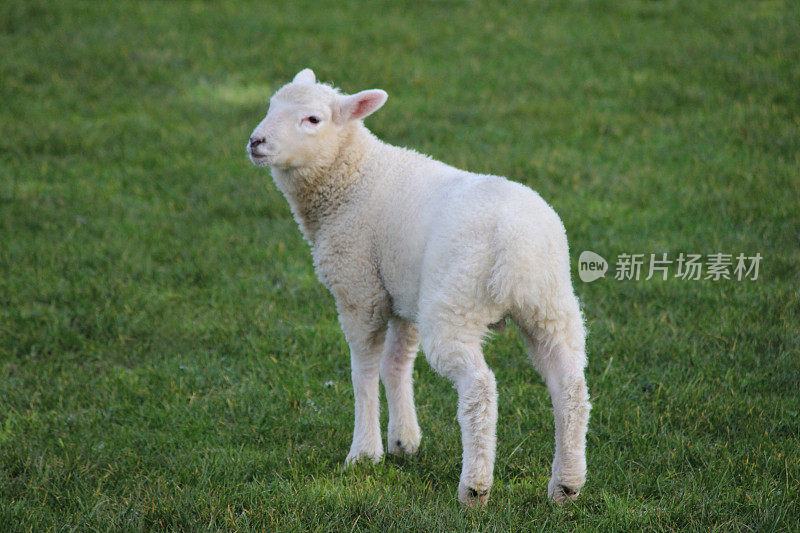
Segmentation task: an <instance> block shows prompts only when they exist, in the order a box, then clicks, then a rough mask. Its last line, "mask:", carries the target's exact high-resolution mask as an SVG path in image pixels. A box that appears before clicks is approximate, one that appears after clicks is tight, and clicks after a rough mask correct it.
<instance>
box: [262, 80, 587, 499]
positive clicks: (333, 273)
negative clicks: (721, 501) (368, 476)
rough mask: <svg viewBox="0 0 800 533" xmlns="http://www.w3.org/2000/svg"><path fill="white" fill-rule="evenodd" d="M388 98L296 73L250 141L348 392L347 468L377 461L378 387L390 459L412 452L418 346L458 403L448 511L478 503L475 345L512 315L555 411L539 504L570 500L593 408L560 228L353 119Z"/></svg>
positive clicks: (492, 428) (523, 197)
mask: <svg viewBox="0 0 800 533" xmlns="http://www.w3.org/2000/svg"><path fill="white" fill-rule="evenodd" d="M386 99H387V94H386V92H384V91H382V90H379V89H372V90H366V91H362V92H359V93H357V94H353V95H346V94H342V93H341V92H340V91H339V90H338V89H335V88H333V87H331V86H329V85H326V84H321V83H318V82H317V80H316V77H315V75H314V73H313V72H312V71H311V70H310V69H305V70H302V71H301V72H299V73H298V74H297V75H296V76H295V77H294V79H293V80H292V81H291V82H290V83H288V84H286V85H284V86H283V87H282V88H280V89H279V90H278V91H277V92H276V93H275V95H274V96H272V98H271V99H270V105H269V110H268V112H267V115H266V117H265V118H264V119H263V120H262V121H261V123H260V124H259V125H258V126H257V127H256V128H255V130H254V131H253V133H252V135H251V137H250V139H249V141H248V143H247V152H248V154H249V157H250V160H251V161H252V162H253V163H254V164H255V165H257V166H260V167H267V166H268V167H270V169H271V172H272V177H273V179H274V181H275V184H276V185H277V187H278V188H279V189H280V190H281V192H282V193H283V195H284V196H285V197H286V199H287V200H288V202H289V206H290V208H291V211H292V214H293V216H294V218H295V220H296V221H297V223H298V225H299V226H300V229H301V231H302V233H303V236H304V237H305V239H306V240H307V241H308V243H309V244H310V246H311V250H312V255H313V259H314V267H315V269H316V272H317V275H318V276H319V279H320V281H321V282H322V283H323V284H324V285H325V286H326V287H327V288H328V289H329V290H330V291H331V293H332V294H333V296H334V298H335V301H336V308H337V311H338V314H339V321H340V323H341V326H342V330H343V331H344V334H345V338H346V340H347V342H348V345H349V347H350V352H351V353H350V360H351V371H352V382H353V391H354V395H355V427H354V431H353V442H352V445H351V447H350V451H349V453H348V454H347V458H346V460H345V464H346V465H350V464H352V463H353V462H355V461H358V460H361V459H368V460H372V461H374V462H378V461H380V460H381V458H382V457H383V443H382V441H381V429H380V424H379V406H380V402H379V399H378V379H379V377H380V380H381V381H382V382H383V384H384V387H385V389H386V399H387V403H388V409H389V424H388V426H389V427H388V441H387V444H388V451H389V453H392V454H400V455H410V454H413V453H415V452H416V451H417V449H418V448H419V445H420V438H421V432H420V427H419V424H418V423H417V414H416V409H415V406H414V392H413V388H412V370H413V364H414V359H415V357H416V354H417V351H418V349H419V346H420V343H421V346H422V350H423V352H424V354H425V356H426V358H427V360H428V362H429V363H430V365H431V366H432V367H433V369H434V370H436V372H438V373H439V374H441V375H442V376H444V377H446V378H448V379H450V380H451V381H452V382H453V384H454V386H455V388H456V390H457V392H458V421H459V424H460V427H461V439H462V445H463V457H462V471H461V477H460V481H459V486H458V499H459V500H460V501H461V502H462V503H464V504H467V505H469V506H483V505H485V504H486V502H487V500H488V497H489V490H490V489H491V486H492V481H493V469H494V460H495V446H496V423H497V388H496V384H495V378H494V374H493V373H492V371H491V370H490V369H489V368H488V367H487V365H486V362H485V360H484V358H483V354H482V351H481V344H482V341H483V339H484V338H486V336H487V335H488V332H489V331H490V328H492V329H493V327H494V326H496V325H498V324H502V323H504V322H505V320H506V319H510V320H513V321H514V322H515V323H516V324H517V325H518V326H519V329H520V331H521V334H522V336H523V338H524V340H525V344H526V350H527V354H528V356H529V357H530V359H531V361H532V363H533V365H534V366H535V368H536V369H537V370H538V371H539V373H540V374H541V375H542V377H543V379H544V381H545V383H546V385H547V388H548V392H549V393H550V396H551V399H552V403H553V414H554V419H555V457H554V459H553V464H552V474H551V478H550V482H549V484H548V488H547V493H548V496H549V497H550V498H552V499H554V500H555V501H556V502H557V503H559V504H562V503H564V502H567V501H571V500H575V499H576V498H577V496H578V493H579V491H580V489H581V488H582V486H583V485H584V482H585V480H586V454H585V448H586V430H587V425H588V421H589V410H590V408H591V405H590V404H589V395H588V391H587V388H586V382H585V379H584V368H585V367H586V355H585V336H586V334H585V329H584V325H583V316H582V314H581V310H580V307H579V303H578V300H577V298H576V297H575V295H574V292H573V289H572V284H571V280H570V267H569V250H568V246H567V237H566V231H565V229H564V226H563V224H562V223H561V220H560V219H559V217H558V215H557V214H556V213H555V212H554V211H553V209H552V208H551V207H550V206H549V205H548V204H547V203H545V201H544V200H542V198H541V197H540V196H539V195H538V194H537V193H535V192H534V191H532V190H531V189H529V188H527V187H525V186H523V185H521V184H518V183H515V182H512V181H509V180H507V179H506V178H502V177H498V176H491V175H480V174H474V173H470V172H466V171H463V170H459V169H456V168H453V167H451V166H448V165H446V164H444V163H441V162H439V161H435V160H433V159H431V158H429V157H427V156H424V155H421V154H419V153H417V152H414V151H412V150H408V149H405V148H399V147H395V146H391V145H389V144H386V143H383V142H382V141H380V140H379V139H378V138H377V137H375V136H374V135H373V134H372V133H371V132H370V131H369V130H368V129H367V128H366V127H365V126H364V124H363V122H362V119H364V118H365V117H366V116H368V115H370V114H371V113H373V112H375V111H376V110H377V109H379V108H380V107H381V106H382V105H383V104H384V103H385V102H386Z"/></svg>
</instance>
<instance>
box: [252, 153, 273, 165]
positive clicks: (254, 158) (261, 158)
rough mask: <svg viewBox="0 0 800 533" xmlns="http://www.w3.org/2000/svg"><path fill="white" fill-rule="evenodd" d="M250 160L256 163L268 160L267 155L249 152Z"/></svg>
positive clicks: (261, 163) (260, 163)
mask: <svg viewBox="0 0 800 533" xmlns="http://www.w3.org/2000/svg"><path fill="white" fill-rule="evenodd" d="M249 155H250V160H251V161H252V162H253V163H256V164H258V165H263V164H266V163H267V162H268V161H269V156H268V155H264V154H254V153H253V152H249Z"/></svg>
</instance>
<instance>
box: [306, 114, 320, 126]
mask: <svg viewBox="0 0 800 533" xmlns="http://www.w3.org/2000/svg"><path fill="white" fill-rule="evenodd" d="M308 121H309V122H310V123H312V124H319V117H315V116H314V115H311V116H310V117H308Z"/></svg>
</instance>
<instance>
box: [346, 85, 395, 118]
mask: <svg viewBox="0 0 800 533" xmlns="http://www.w3.org/2000/svg"><path fill="white" fill-rule="evenodd" d="M387 98H389V95H388V94H386V91H382V90H380V89H369V90H367V91H361V92H360V93H356V94H351V95H346V96H339V97H338V102H339V116H340V117H341V118H342V120H359V119H362V118H364V117H366V116H368V115H371V114H372V113H374V112H375V111H377V110H378V109H380V108H381V106H382V105H383V104H385V103H386V99H387Z"/></svg>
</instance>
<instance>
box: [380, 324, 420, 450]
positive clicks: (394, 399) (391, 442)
mask: <svg viewBox="0 0 800 533" xmlns="http://www.w3.org/2000/svg"><path fill="white" fill-rule="evenodd" d="M418 348H419V334H418V333H417V328H416V326H414V325H413V324H411V323H409V322H406V321H404V320H400V319H397V318H395V319H392V320H390V321H389V331H388V333H387V334H386V342H385V344H384V347H383V355H382V357H381V368H380V375H381V381H383V386H384V388H385V389H386V402H387V403H388V405H389V431H388V439H387V440H388V449H389V453H393V454H395V455H410V454H413V453H416V451H417V449H418V448H419V442H420V438H421V433H420V430H419V424H418V423H417V411H416V408H415V407H414V385H413V380H412V377H411V374H412V372H413V371H414V359H415V358H416V356H417V350H418Z"/></svg>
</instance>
